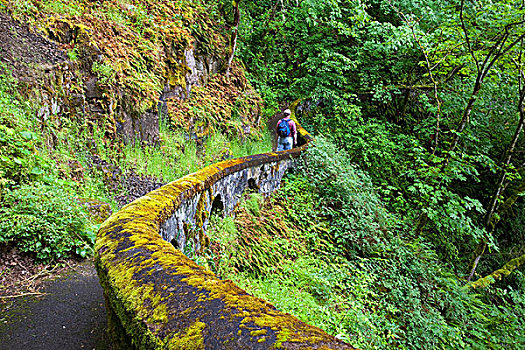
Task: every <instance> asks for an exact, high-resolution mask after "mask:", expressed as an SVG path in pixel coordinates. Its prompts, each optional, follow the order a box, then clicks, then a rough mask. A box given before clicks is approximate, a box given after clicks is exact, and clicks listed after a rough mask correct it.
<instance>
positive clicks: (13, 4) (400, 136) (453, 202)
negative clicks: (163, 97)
mask: <svg viewBox="0 0 525 350" xmlns="http://www.w3.org/2000/svg"><path fill="white" fill-rule="evenodd" d="M0 10H1V11H5V12H6V13H9V15H10V16H12V17H14V18H16V19H17V20H19V21H21V22H23V23H28V24H30V25H31V26H34V27H35V28H37V30H38V32H39V33H41V34H43V35H46V36H48V37H49V38H51V39H52V40H54V41H56V42H58V43H59V44H60V45H61V48H62V49H64V50H65V51H66V52H67V57H68V59H69V60H70V61H71V62H73V66H72V67H74V69H73V70H74V72H73V73H72V74H74V75H75V77H76V78H78V79H77V80H72V81H73V86H72V87H71V91H73V92H75V93H76V92H78V91H82V90H83V86H84V85H83V83H84V82H86V81H88V79H89V78H91V77H92V76H94V77H96V78H97V89H99V90H100V96H99V97H97V99H98V100H97V103H99V104H100V106H102V107H101V108H100V109H101V110H103V112H101V114H93V115H89V114H84V113H83V112H82V113H81V112H79V111H78V110H76V111H75V110H74V109H73V108H70V109H67V108H66V109H64V110H65V112H61V114H59V115H56V116H53V118H51V119H50V120H46V121H45V122H44V121H42V120H41V119H38V118H34V117H33V116H35V115H38V111H39V109H40V108H41V106H40V105H39V104H38V103H39V100H38V99H35V95H36V96H39V93H38V92H36V93H35V91H29V90H28V88H27V86H26V85H24V84H23V83H20V82H17V81H15V80H13V79H12V78H11V72H9V69H8V68H4V67H2V69H0V71H2V74H1V76H0V194H1V197H0V202H1V203H0V244H10V245H17V246H18V247H19V249H21V250H23V251H27V252H32V253H33V254H35V257H37V258H38V259H41V260H50V259H51V260H52V259H58V258H61V257H65V256H69V255H75V254H77V255H81V256H85V255H87V254H89V253H90V246H91V244H92V239H93V234H92V232H93V231H95V230H96V225H97V220H96V219H94V218H93V217H92V216H90V215H88V213H87V211H86V210H85V206H83V204H82V203H85V202H89V201H92V200H97V201H101V202H104V203H110V205H111V207H112V209H113V210H117V209H118V207H119V206H120V205H121V203H118V201H117V199H118V198H119V197H121V196H122V195H123V193H124V194H125V192H126V191H128V190H129V188H125V187H122V186H121V185H122V182H123V181H124V179H125V178H127V176H128V175H130V174H131V175H133V174H135V175H138V176H145V177H146V176H147V177H151V178H153V179H154V180H155V181H157V182H168V181H171V180H174V179H176V178H178V177H180V176H182V175H185V174H187V173H189V172H192V171H195V170H197V169H199V168H201V167H203V166H205V165H207V164H210V163H213V162H215V161H218V160H221V159H224V158H227V157H231V156H239V155H246V154H253V153H258V152H262V151H266V150H269V144H270V140H269V137H268V136H267V135H264V133H262V132H261V130H260V128H259V129H258V128H257V127H258V126H259V124H264V121H265V120H266V119H268V118H269V117H270V116H272V115H273V114H274V113H275V112H277V111H279V110H280V109H282V108H283V107H287V106H289V105H290V103H291V102H292V101H295V100H296V99H298V98H299V99H301V101H302V102H301V104H300V105H299V108H298V111H297V117H298V118H299V121H300V122H301V124H302V125H303V126H304V127H305V128H307V129H308V130H309V131H310V132H311V133H312V134H313V135H314V136H315V138H316V143H315V144H316V147H315V148H311V149H310V150H309V151H308V154H307V155H305V157H304V159H303V160H302V163H301V166H300V169H298V171H297V172H295V173H294V174H290V175H289V176H288V178H287V180H286V184H285V185H284V186H283V188H282V190H281V191H280V192H279V193H278V194H277V195H276V197H275V198H274V199H273V200H272V201H271V202H267V203H265V204H264V205H263V203H262V202H263V201H262V199H261V198H260V197H258V196H256V195H251V196H250V197H249V199H248V200H247V201H246V202H245V203H244V204H243V205H242V206H241V208H240V210H239V213H238V214H237V216H236V218H235V220H234V219H224V220H221V219H218V218H216V219H215V220H216V221H215V222H214V223H213V225H211V227H213V229H212V230H211V231H210V232H209V235H210V238H211V240H212V242H213V244H212V247H211V249H210V251H208V252H207V253H206V254H205V256H195V257H194V258H195V259H196V260H197V261H199V262H200V263H202V264H204V265H206V266H208V267H209V268H210V269H212V270H213V271H215V272H217V273H218V274H219V275H221V276H223V277H225V278H231V279H233V280H235V281H236V282H237V283H239V284H240V285H241V286H243V287H245V288H246V289H248V290H249V291H250V292H252V293H254V294H256V295H259V296H261V297H264V298H267V299H268V300H271V301H272V302H273V303H275V305H276V306H277V307H279V308H281V309H283V310H286V311H289V312H291V313H293V314H295V315H297V316H298V317H299V318H301V319H303V320H305V321H307V322H309V323H312V324H315V325H317V326H319V327H321V328H323V329H325V330H327V331H328V332H330V333H331V334H334V335H338V336H339V337H341V338H342V339H344V340H346V341H348V342H349V343H351V344H353V345H354V346H359V347H362V348H383V349H389V348H394V347H399V348H419V349H431V348H456V349H460V348H475V349H482V348H509V349H520V348H523V347H525V339H524V336H523V334H525V331H524V326H525V325H524V310H525V305H524V304H525V296H524V291H525V276H524V275H523V267H522V264H523V261H524V260H525V258H524V257H525V244H524V242H525V234H524V232H525V220H524V219H523V218H525V202H524V201H523V198H524V196H523V195H524V193H525V180H524V179H525V177H524V175H525V169H524V165H525V153H524V152H523V150H524V149H525V148H524V146H525V144H524V142H525V141H524V136H523V133H524V131H523V126H524V122H525V42H524V40H525V5H524V4H523V2H522V1H517V0H508V1H503V0H500V1H485V0H481V1H470V0H460V1H459V2H451V1H427V2H424V3H423V2H413V1H405V0H369V1H361V0H355V1H343V0H330V1H320V0H294V1H289V0H281V1H267V0H253V1H225V0H215V1H187V0H180V1H149V0H148V1H146V0H144V1H138V0H106V1H103V2H93V1H88V0H75V1H68V2H63V1H52V0H43V1H37V0H23V1H1V2H0ZM190 48H191V49H195V50H196V54H198V55H203V56H205V57H207V58H210V59H213V61H214V62H216V63H217V73H216V74H213V75H212V76H210V78H209V80H207V81H206V84H204V85H203V86H200V87H195V88H194V89H193V90H192V94H191V96H189V98H187V99H180V100H169V101H167V102H166V109H167V112H166V113H165V115H163V116H162V118H161V123H160V131H159V136H160V137H159V140H157V141H158V142H150V141H151V140H140V139H137V140H135V142H133V140H126V141H127V142H126V143H124V142H123V139H122V137H121V135H118V132H117V131H116V130H117V122H116V119H118V113H120V112H121V111H123V110H125V111H126V113H128V114H129V115H133V116H134V117H136V116H139V115H141V114H142V113H153V114H156V113H158V112H159V111H158V110H157V102H158V98H159V95H160V94H161V93H162V91H163V89H164V88H165V86H166V85H168V86H170V87H173V86H180V87H181V88H183V89H185V88H186V80H185V78H184V76H185V74H186V73H187V72H188V67H187V66H186V63H185V61H184V58H183V56H184V50H186V49H190ZM232 58H233V61H232V60H231V59H232ZM210 62H211V61H210ZM15 75H16V74H15ZM75 84H78V86H77V85H75ZM252 87H253V88H254V89H252ZM46 88H47V87H46ZM55 88H56V89H55ZM49 90H56V91H58V93H57V94H59V95H60V93H62V92H63V91H62V90H64V89H62V88H61V87H53V89H49ZM254 90H255V91H254ZM62 97H64V96H62ZM66 97H67V98H66V100H67V99H69V100H73V98H72V97H71V96H66ZM115 106H116V107H115ZM259 121H263V122H262V123H259ZM247 127H252V129H250V130H251V131H250V133H249V134H246V133H245V132H244V130H245V129H248V128H247ZM82 207H84V209H82ZM39 212H45V214H46V215H41V216H39V215H38V213H39ZM15 217H16V218H19V219H18V221H14V220H12V219H13V218H15ZM48 233H49V234H48ZM483 277H484V278H483ZM292 296H293V297H292Z"/></svg>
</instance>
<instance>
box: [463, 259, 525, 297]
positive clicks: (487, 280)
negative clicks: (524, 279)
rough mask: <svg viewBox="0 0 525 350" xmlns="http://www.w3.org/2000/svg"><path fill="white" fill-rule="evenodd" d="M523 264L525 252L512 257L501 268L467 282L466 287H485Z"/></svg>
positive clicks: (524, 262)
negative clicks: (474, 280)
mask: <svg viewBox="0 0 525 350" xmlns="http://www.w3.org/2000/svg"><path fill="white" fill-rule="evenodd" d="M523 264H525V254H524V255H522V256H520V257H518V258H515V259H512V260H511V261H509V262H508V263H506V264H505V265H504V266H503V267H502V268H501V269H498V270H496V271H494V272H493V273H491V274H490V275H488V276H485V277H483V278H480V279H478V280H477V281H476V282H472V283H469V284H467V287H468V288H471V289H476V288H485V287H487V286H489V285H490V284H492V283H494V282H496V281H498V280H501V279H502V278H503V277H507V276H508V275H510V274H511V273H512V271H514V270H515V269H517V268H518V267H520V266H521V265H523Z"/></svg>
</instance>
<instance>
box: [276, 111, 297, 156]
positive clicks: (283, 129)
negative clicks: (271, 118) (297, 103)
mask: <svg viewBox="0 0 525 350" xmlns="http://www.w3.org/2000/svg"><path fill="white" fill-rule="evenodd" d="M283 114H284V118H283V119H281V120H279V121H278V122H277V127H276V128H275V132H276V133H277V136H278V137H279V138H278V139H277V152H279V151H286V150H288V149H292V147H295V146H296V145H297V128H296V127H295V122H294V121H293V120H291V119H290V115H291V114H292V112H291V111H290V110H289V109H285V110H284V112H283Z"/></svg>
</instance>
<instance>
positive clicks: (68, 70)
mask: <svg viewBox="0 0 525 350" xmlns="http://www.w3.org/2000/svg"><path fill="white" fill-rule="evenodd" d="M59 22H60V21H59ZM55 29H56V30H55V31H53V32H52V33H54V35H52V38H51V39H52V40H50V39H49V38H46V37H44V36H42V35H40V34H39V33H37V32H36V30H31V28H29V27H28V26H27V25H23V24H20V23H18V22H16V21H14V20H13V19H12V18H11V17H10V16H9V15H8V14H6V13H2V12H0V60H1V61H2V63H4V64H6V65H7V67H8V69H9V70H10V71H11V72H12V73H13V76H14V77H15V78H16V79H17V80H18V81H19V82H20V83H21V84H22V87H23V88H22V89H21V92H22V93H23V94H24V95H26V96H27V97H30V98H31V99H33V100H35V102H36V103H37V104H39V105H41V108H40V110H39V111H38V115H37V116H38V118H39V119H40V120H42V122H44V121H46V120H48V119H49V118H57V117H58V118H59V119H60V118H62V117H63V118H85V119H88V120H89V121H90V122H91V123H93V124H104V127H105V130H106V134H107V135H106V137H108V138H113V137H115V136H117V135H119V136H120V137H122V139H123V140H124V141H125V142H134V141H135V140H136V139H137V138H138V139H140V140H141V141H146V142H148V143H150V144H156V143H157V142H158V141H159V140H160V137H159V117H160V116H161V115H163V116H167V114H168V111H167V105H166V101H167V100H168V99H179V100H185V99H187V98H189V96H190V94H191V90H192V88H193V87H194V86H203V85H204V84H206V82H207V81H208V79H209V77H210V75H211V74H214V73H217V72H218V70H219V67H220V66H221V63H220V61H219V60H217V59H215V58H213V57H204V56H201V55H197V54H196V53H195V50H194V49H188V50H186V51H184V53H183V55H182V56H181V58H179V59H177V62H175V63H174V65H175V66H174V67H176V68H174V69H175V70H176V73H177V74H179V75H180V76H179V77H178V78H177V79H174V80H173V79H172V80H170V79H169V77H168V78H166V82H165V83H164V89H163V91H161V92H160V93H159V96H158V98H159V103H158V104H157V105H156V106H152V107H151V109H149V110H147V111H145V112H143V113H137V112H136V111H135V110H134V104H133V103H131V102H130V101H128V98H127V97H128V96H126V93H125V92H124V91H123V90H122V89H123V87H122V86H117V85H114V86H108V85H104V86H101V85H100V84H99V81H98V80H97V77H96V76H95V75H94V74H93V72H92V65H93V62H99V61H100V60H101V57H102V52H100V50H99V49H97V48H96V47H93V46H91V45H90V44H89V43H88V42H87V41H89V40H87V39H88V38H87V37H81V36H79V35H78V33H77V32H78V28H76V27H74V26H71V25H70V24H68V23H67V22H60V23H57V28H55ZM86 40H87V41H86ZM84 41H86V42H84ZM72 42H75V45H77V46H78V47H82V58H81V59H80V60H79V61H75V62H72V61H70V60H69V59H68V57H67V55H66V53H65V51H64V50H63V47H69V46H68V45H70V44H71V43H72ZM194 46H196V47H198V43H194ZM78 87H82V88H83V89H82V90H80V91H79V89H78Z"/></svg>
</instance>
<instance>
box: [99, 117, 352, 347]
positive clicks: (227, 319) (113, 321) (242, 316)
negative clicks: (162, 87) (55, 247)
mask: <svg viewBox="0 0 525 350" xmlns="http://www.w3.org/2000/svg"><path fill="white" fill-rule="evenodd" d="M298 133H299V137H298V138H299V142H300V146H299V147H297V148H294V149H292V150H289V151H284V152H277V153H275V152H272V153H265V154H259V155H253V156H248V157H243V158H237V159H232V160H228V161H224V162H220V163H217V164H213V165H210V166H208V167H206V168H204V169H202V170H200V171H198V172H196V173H193V174H190V175H187V176H185V177H183V178H181V179H179V180H176V181H174V182H171V183H169V184H167V185H165V186H163V187H161V188H159V189H157V190H155V191H152V192H150V193H148V194H147V195H145V196H143V197H141V198H139V199H137V200H136V201H134V202H132V203H130V204H128V205H126V206H125V207H124V208H122V209H121V210H120V211H119V212H118V213H116V214H114V215H113V216H111V217H110V218H109V219H108V220H107V221H106V222H105V223H104V224H103V225H102V227H101V228H100V230H99V232H98V235H97V241H96V246H95V251H96V262H95V263H96V267H97V272H98V275H99V278H100V282H101V284H102V287H103V289H104V297H105V300H106V309H107V312H108V320H109V322H108V327H109V331H110V333H111V335H112V337H113V341H114V347H115V348H117V349H119V348H121V349H181V350H193V349H325V350H326V349H353V348H352V347H351V346H350V345H348V344H346V343H343V342H342V341H340V340H338V339H336V338H335V337H333V336H330V335H328V334H327V333H325V332H324V331H322V330H321V329H319V328H317V327H313V326H310V325H308V324H306V323H304V322H302V321H300V320H298V319H297V318H295V317H293V316H292V315H290V314H287V313H283V312H281V311H279V310H277V309H276V308H275V307H274V306H273V305H271V304H269V303H268V302H266V301H264V300H262V299H259V298H255V297H253V296H251V295H249V294H247V293H246V292H245V291H244V290H242V289H240V288H239V287H237V286H236V285H235V284H234V283H233V282H232V281H230V280H221V279H219V278H218V277H217V276H215V275H214V274H213V273H212V272H210V271H209V270H207V269H205V268H203V267H201V266H199V265H197V264H195V263H194V262H193V261H192V260H190V259H189V258H187V257H186V256H185V255H184V254H183V253H182V252H181V251H180V249H184V248H188V247H189V248H190V249H192V250H196V251H198V250H202V249H205V247H206V246H207V243H208V242H207V237H206V235H205V230H206V226H207V225H208V218H209V217H210V213H211V212H213V211H216V210H218V211H222V213H223V214H224V215H227V214H229V213H230V212H231V211H232V210H233V208H234V207H235V205H236V204H237V202H238V200H239V198H240V196H241V194H242V193H243V192H244V191H245V190H246V189H252V190H257V191H259V192H261V193H264V194H269V193H271V192H272V191H274V190H275V189H277V188H278V187H279V184H280V181H281V178H282V176H283V175H284V173H285V172H286V170H287V169H289V168H290V167H292V166H293V165H294V162H295V158H297V157H298V156H299V155H300V154H301V152H302V151H304V150H305V149H306V147H307V145H308V143H309V142H310V141H311V140H312V139H311V137H310V135H309V134H308V133H307V132H306V131H305V130H304V129H303V128H301V127H300V126H299V125H298ZM176 248H179V249H176Z"/></svg>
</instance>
